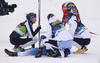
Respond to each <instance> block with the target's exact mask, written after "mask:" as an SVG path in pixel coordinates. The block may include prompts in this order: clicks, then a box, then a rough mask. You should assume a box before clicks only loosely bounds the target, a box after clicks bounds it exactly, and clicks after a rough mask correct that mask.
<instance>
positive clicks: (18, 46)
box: [10, 13, 41, 52]
mask: <svg viewBox="0 0 100 63" xmlns="http://www.w3.org/2000/svg"><path fill="white" fill-rule="evenodd" d="M26 18H27V20H26V21H24V22H21V23H20V24H19V25H18V26H17V27H16V28H15V29H14V30H13V32H12V33H11V34H10V43H11V44H13V45H14V48H13V50H14V51H15V52H20V51H24V48H25V47H27V46H30V45H33V44H35V43H36V42H37V37H36V36H35V35H36V34H37V33H38V32H39V31H40V29H41V26H40V25H39V26H38V27H37V29H36V30H35V31H33V28H32V25H33V24H34V23H35V22H36V21H37V20H36V14H35V13H29V14H27V15H26ZM25 36H27V37H26V38H25ZM23 37H24V38H23Z"/></svg>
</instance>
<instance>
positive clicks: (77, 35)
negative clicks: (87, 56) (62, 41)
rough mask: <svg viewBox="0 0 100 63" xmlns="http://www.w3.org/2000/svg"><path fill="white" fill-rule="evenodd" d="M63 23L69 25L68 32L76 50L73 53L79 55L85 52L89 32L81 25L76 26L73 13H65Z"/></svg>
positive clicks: (89, 37) (89, 38)
mask: <svg viewBox="0 0 100 63" xmlns="http://www.w3.org/2000/svg"><path fill="white" fill-rule="evenodd" d="M65 22H66V23H67V24H68V25H69V27H70V28H69V32H70V34H71V35H72V36H73V37H74V39H73V41H74V42H73V45H74V46H76V47H77V48H78V50H77V51H75V52H74V53H75V54H79V53H84V52H85V51H87V50H88V49H87V47H86V45H89V43H90V40H91V34H90V32H89V30H88V29H87V28H86V27H85V26H84V25H83V24H82V23H80V24H78V22H77V16H76V15H74V14H73V13H67V15H66V16H65Z"/></svg>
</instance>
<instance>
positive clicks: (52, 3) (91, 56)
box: [0, 0, 100, 63]
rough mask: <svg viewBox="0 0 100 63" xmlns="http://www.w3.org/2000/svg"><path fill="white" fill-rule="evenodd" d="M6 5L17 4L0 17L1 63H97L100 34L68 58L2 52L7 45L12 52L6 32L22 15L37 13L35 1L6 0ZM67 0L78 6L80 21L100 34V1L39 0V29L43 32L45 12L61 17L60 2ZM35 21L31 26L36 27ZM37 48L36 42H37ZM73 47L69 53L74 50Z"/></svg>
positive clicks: (99, 59)
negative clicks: (13, 54)
mask: <svg viewBox="0 0 100 63" xmlns="http://www.w3.org/2000/svg"><path fill="white" fill-rule="evenodd" d="M5 1H7V2H8V3H9V4H12V3H16V4H17V5H18V7H17V8H16V9H15V12H14V13H10V15H6V16H0V22H1V23H0V29H1V30H0V63H40V62H41V63H100V49H99V48H100V46H99V44H100V42H99V41H100V35H93V37H92V39H91V43H90V44H89V45H88V46H87V47H88V49H89V50H88V51H87V52H86V53H85V54H73V53H72V54H70V55H69V57H67V58H52V57H46V56H43V57H41V58H35V57H34V56H25V57H9V56H7V55H6V54H5V53H4V49H5V48H8V49H9V50H11V51H13V50H12V48H13V45H11V44H10V42H9V35H10V33H11V32H12V30H13V29H14V28H15V27H16V25H17V24H19V23H20V22H22V21H24V20H25V14H26V13H29V12H35V13H37V14H38V10H37V9H38V0H20V1H19V0H5ZM66 1H72V2H74V3H75V4H76V6H77V7H78V9H79V12H80V16H81V20H82V22H83V23H84V24H85V26H86V27H87V28H88V29H89V30H90V31H92V32H94V33H97V34H100V29H99V27H100V16H99V15H100V12H99V11H100V8H99V2H100V0H41V26H42V30H41V32H43V31H44V32H45V31H46V25H47V23H48V22H47V15H48V14H49V13H54V14H55V15H56V16H57V18H59V19H60V20H61V19H62V15H63V14H62V10H61V5H62V4H63V3H64V2H66ZM37 20H38V18H37ZM37 25H38V21H37V23H36V24H35V25H34V27H35V28H36V27H37ZM36 47H38V43H37V44H36ZM76 50H77V48H76V47H74V46H73V48H72V49H71V52H74V51H76Z"/></svg>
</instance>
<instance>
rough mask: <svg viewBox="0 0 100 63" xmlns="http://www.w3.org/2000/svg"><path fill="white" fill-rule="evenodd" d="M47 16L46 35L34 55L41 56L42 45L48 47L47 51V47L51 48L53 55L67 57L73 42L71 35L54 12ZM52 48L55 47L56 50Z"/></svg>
mask: <svg viewBox="0 0 100 63" xmlns="http://www.w3.org/2000/svg"><path fill="white" fill-rule="evenodd" d="M47 18H48V21H49V25H48V27H47V36H46V39H44V40H42V42H41V44H40V46H39V51H38V53H37V55H36V56H35V57H36V58H39V57H41V56H42V51H43V46H44V45H45V46H46V48H47V49H48V50H47V52H48V51H49V49H52V50H53V51H54V52H55V53H54V54H52V56H53V57H59V56H61V57H62V58H64V57H67V56H68V54H69V53H70V49H71V47H72V43H73V38H72V36H71V35H70V33H69V32H68V31H67V30H66V29H65V26H64V25H63V23H62V22H61V21H59V20H58V19H57V18H56V16H54V14H49V15H48V16H47ZM53 48H56V51H55V50H54V49H53ZM64 52H65V53H64Z"/></svg>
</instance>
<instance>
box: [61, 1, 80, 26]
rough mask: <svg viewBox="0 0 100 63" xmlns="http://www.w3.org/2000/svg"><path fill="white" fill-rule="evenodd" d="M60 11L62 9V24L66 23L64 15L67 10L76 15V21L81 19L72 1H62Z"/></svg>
mask: <svg viewBox="0 0 100 63" xmlns="http://www.w3.org/2000/svg"><path fill="white" fill-rule="evenodd" d="M62 11H63V18H62V22H63V24H64V25H65V24H66V22H65V15H66V14H67V13H69V12H71V13H73V14H74V15H76V17H77V20H78V21H77V22H78V23H80V22H81V19H80V16H79V11H78V9H77V7H76V5H75V4H74V3H73V2H65V3H63V4H62Z"/></svg>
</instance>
